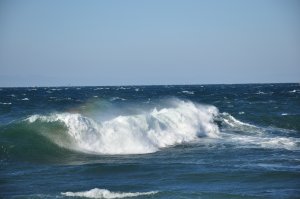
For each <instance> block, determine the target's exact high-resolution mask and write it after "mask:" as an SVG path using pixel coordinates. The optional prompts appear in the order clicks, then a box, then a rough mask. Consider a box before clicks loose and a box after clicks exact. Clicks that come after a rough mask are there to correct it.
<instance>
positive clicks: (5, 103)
mask: <svg viewBox="0 0 300 199" xmlns="http://www.w3.org/2000/svg"><path fill="white" fill-rule="evenodd" d="M0 104H3V105H11V104H12V103H11V102H0Z"/></svg>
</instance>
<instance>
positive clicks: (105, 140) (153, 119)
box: [0, 100, 300, 161]
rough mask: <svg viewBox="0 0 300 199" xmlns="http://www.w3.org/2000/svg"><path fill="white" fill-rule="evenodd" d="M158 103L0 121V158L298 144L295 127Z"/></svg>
mask: <svg viewBox="0 0 300 199" xmlns="http://www.w3.org/2000/svg"><path fill="white" fill-rule="evenodd" d="M162 106H163V107H161V104H160V107H161V108H151V109H149V108H148V109H143V111H141V112H139V113H136V114H133V113H131V114H128V115H125V114H121V115H120V114H117V116H111V117H110V118H109V119H103V117H100V118H102V119H96V118H97V117H94V116H87V115H84V114H80V113H69V112H65V113H53V114H49V115H32V116H29V117H28V118H26V119H25V120H22V121H21V122H14V123H12V124H10V125H8V126H6V127H1V129H0V130H1V133H0V141H1V142H0V143H1V147H2V148H1V149H0V156H2V157H0V159H5V158H6V157H7V158H12V157H16V158H17V159H24V158H25V159H26V160H31V159H32V160H38V161H40V160H41V159H45V161H49V160H51V161H56V158H57V161H61V160H62V159H66V158H72V157H73V156H72V155H70V153H76V154H78V153H77V152H80V153H86V154H108V155H118V154H119V155H125V154H146V153H154V152H157V151H159V150H162V149H163V148H165V147H171V146H176V145H179V144H183V143H194V142H196V143H197V142H206V141H208V139H209V142H210V143H216V144H215V146H216V147H217V146H219V144H220V143H221V144H222V145H224V144H225V145H226V146H228V147H236V148H270V149H286V150H299V149H300V138H299V137H298V135H296V134H295V133H294V134H293V133H291V132H290V131H289V130H287V129H275V128H269V127H259V126H256V125H254V124H249V123H246V122H242V121H240V120H238V119H236V118H235V117H233V116H232V115H230V114H229V113H219V111H218V109H217V108H216V107H215V106H210V105H200V104H196V103H193V102H190V101H182V100H173V101H168V102H166V103H165V105H162ZM101 114H102V113H101ZM103 114H105V113H103Z"/></svg>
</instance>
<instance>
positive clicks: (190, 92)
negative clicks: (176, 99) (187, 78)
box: [181, 91, 194, 95]
mask: <svg viewBox="0 0 300 199" xmlns="http://www.w3.org/2000/svg"><path fill="white" fill-rule="evenodd" d="M181 93H184V94H188V95H193V94H194V91H181Z"/></svg>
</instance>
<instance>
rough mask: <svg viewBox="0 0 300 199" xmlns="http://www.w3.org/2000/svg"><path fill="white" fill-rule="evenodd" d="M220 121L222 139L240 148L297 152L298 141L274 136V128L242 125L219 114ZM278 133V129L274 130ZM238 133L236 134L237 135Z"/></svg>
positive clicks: (242, 123)
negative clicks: (221, 124) (222, 127)
mask: <svg viewBox="0 0 300 199" xmlns="http://www.w3.org/2000/svg"><path fill="white" fill-rule="evenodd" d="M219 117H221V121H222V122H223V123H224V124H226V127H225V128H224V129H222V131H223V132H222V133H221V134H220V135H221V136H222V139H223V141H224V142H230V143H233V144H234V145H237V146H238V147H242V148H256V147H259V148H270V149H276V148H280V149H287V150H299V146H300V139H299V138H295V137H285V136H274V135H272V133H270V132H272V131H274V128H269V129H268V128H263V127H258V126H255V125H252V124H248V123H244V122H241V121H239V120H238V119H236V118H234V117H233V116H231V115H230V114H229V113H220V114H219ZM275 130H278V131H280V129H275ZM237 132H238V133H237Z"/></svg>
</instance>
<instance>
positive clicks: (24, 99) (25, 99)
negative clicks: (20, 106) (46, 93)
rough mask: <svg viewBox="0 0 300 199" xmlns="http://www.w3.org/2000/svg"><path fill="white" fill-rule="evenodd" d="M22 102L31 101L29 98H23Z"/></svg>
mask: <svg viewBox="0 0 300 199" xmlns="http://www.w3.org/2000/svg"><path fill="white" fill-rule="evenodd" d="M21 100H23V101H28V100H29V99H28V98H27V97H25V98H23V99H21Z"/></svg>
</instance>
